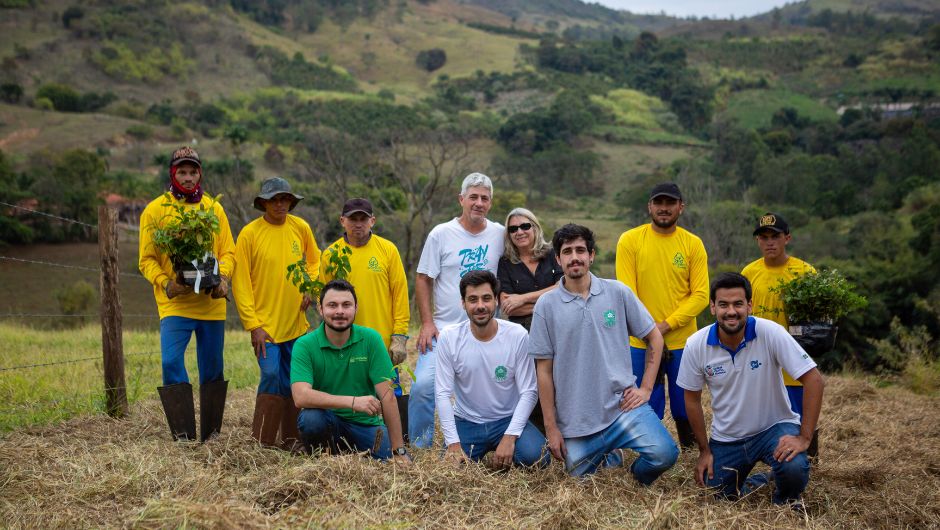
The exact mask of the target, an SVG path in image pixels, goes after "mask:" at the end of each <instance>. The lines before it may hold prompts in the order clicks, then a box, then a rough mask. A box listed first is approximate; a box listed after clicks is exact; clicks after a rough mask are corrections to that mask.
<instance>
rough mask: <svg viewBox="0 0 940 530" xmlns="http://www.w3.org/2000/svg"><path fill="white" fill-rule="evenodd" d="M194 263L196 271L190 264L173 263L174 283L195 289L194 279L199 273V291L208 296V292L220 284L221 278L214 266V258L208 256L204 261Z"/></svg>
mask: <svg viewBox="0 0 940 530" xmlns="http://www.w3.org/2000/svg"><path fill="white" fill-rule="evenodd" d="M196 263H197V265H198V269H197V267H195V266H193V264H192V263H191V262H177V263H175V264H174V265H173V269H174V270H175V271H176V283H179V284H181V285H187V286H189V287H192V288H194V289H195V287H196V279H197V278H198V277H199V276H200V274H198V273H201V278H199V290H200V291H202V292H204V293H206V294H209V292H211V291H212V290H213V289H215V288H216V287H217V286H218V285H219V284H220V283H222V276H221V275H220V274H219V273H218V272H217V271H218V267H217V266H216V260H215V257H213V256H209V257H208V258H206V259H205V260H203V261H198V262H196ZM197 271H198V273H197ZM213 271H216V272H213Z"/></svg>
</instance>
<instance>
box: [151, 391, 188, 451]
mask: <svg viewBox="0 0 940 530" xmlns="http://www.w3.org/2000/svg"><path fill="white" fill-rule="evenodd" d="M157 392H158V393H159V394H160V402H161V403H163V413H164V414H166V422H167V424H168V425H169V426H170V434H172V435H173V440H194V441H195V440H196V408H195V406H194V405H193V385H191V384H189V383H177V384H175V385H167V386H161V387H157Z"/></svg>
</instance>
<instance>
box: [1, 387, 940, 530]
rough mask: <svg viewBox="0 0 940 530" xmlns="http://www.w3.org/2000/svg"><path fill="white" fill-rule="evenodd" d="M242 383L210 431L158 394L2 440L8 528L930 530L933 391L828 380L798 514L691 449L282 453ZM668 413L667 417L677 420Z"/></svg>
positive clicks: (939, 503) (939, 440) (937, 477)
mask: <svg viewBox="0 0 940 530" xmlns="http://www.w3.org/2000/svg"><path fill="white" fill-rule="evenodd" d="M253 401H254V392H253V391H252V389H242V390H238V391H236V392H234V394H233V395H230V397H229V407H228V408H227V410H226V416H225V427H224V430H223V433H222V434H221V436H220V437H218V438H217V439H215V440H212V441H211V442H209V443H207V444H205V445H200V444H195V443H173V442H171V441H170V440H169V439H168V438H169V437H168V436H167V433H166V430H167V429H166V424H165V421H164V418H163V414H162V412H161V410H160V405H159V401H158V400H156V399H148V400H143V401H140V402H138V403H137V404H135V405H133V407H132V413H131V416H130V417H129V418H127V419H123V420H113V419H110V418H108V417H106V416H102V415H87V416H82V417H77V418H74V419H72V420H69V421H66V422H63V423H60V424H58V425H54V426H47V427H34V428H26V429H21V430H18V431H14V432H9V433H6V434H4V435H3V436H2V437H0V484H2V487H0V521H3V526H5V527H9V528H76V527H96V528H98V527H100V528H114V527H133V528H182V527H196V528H288V527H291V528H294V527H330V528H335V527H344V528H348V527H355V528H362V527H381V528H386V527H430V528H468V527H508V528H519V527H526V528H532V527H547V528H602V527H611V528H612V527H631V528H635V527H639V528H732V527H733V528H796V527H801V528H930V527H934V528H936V527H937V525H938V521H940V497H938V496H937V494H936V492H937V491H938V490H940V400H938V399H937V398H924V397H921V396H915V395H914V394H911V393H909V392H908V391H906V390H903V389H900V388H895V387H888V388H878V387H876V386H875V385H874V384H872V383H870V382H868V381H866V380H863V379H860V378H857V377H852V376H832V377H830V378H829V384H828V387H827V394H826V398H825V404H824V409H823V418H822V431H821V432H822V449H821V460H820V462H819V465H818V466H817V467H816V468H815V469H814V471H813V474H812V478H811V482H810V485H809V489H808V490H807V493H806V496H805V502H806V508H807V513H806V514H805V516H800V515H797V514H795V513H793V512H791V511H790V510H789V509H786V508H779V507H776V506H774V505H772V504H771V503H770V502H769V499H768V495H767V492H766V491H759V492H756V493H755V494H754V495H752V496H751V497H749V498H745V499H743V500H741V501H738V502H735V503H731V502H719V501H717V500H715V499H713V498H712V497H711V496H710V495H709V494H707V493H706V492H704V491H702V490H700V489H698V488H697V487H696V486H695V484H694V482H693V481H692V478H691V474H692V469H693V468H694V465H695V461H696V455H695V453H684V454H682V456H681V457H680V460H679V463H678V464H677V465H676V467H675V468H673V469H672V470H671V471H670V472H668V473H667V474H666V475H664V477H663V478H662V479H661V480H660V481H658V482H657V483H656V484H654V485H653V486H652V487H651V488H648V489H644V488H641V487H639V486H638V485H637V484H636V483H635V482H633V481H632V480H631V479H630V478H628V475H627V473H626V472H625V471H624V470H615V471H607V472H602V473H599V474H598V475H596V476H594V477H591V478H588V479H585V480H576V479H572V478H569V477H567V476H566V475H565V474H564V473H563V471H562V469H561V467H560V465H559V464H558V463H553V465H552V467H551V468H549V469H548V470H547V471H540V472H525V471H516V470H514V471H511V472H508V473H493V472H490V471H488V470H486V469H485V468H484V467H482V466H469V467H466V468H463V469H461V468H455V467H450V466H448V465H442V464H441V461H440V460H439V458H438V453H437V451H436V450H435V451H418V452H417V454H416V458H417V460H416V463H415V465H414V466H413V467H411V468H408V469H403V468H400V467H398V466H395V465H383V464H379V463H375V462H372V461H370V460H367V459H364V458H362V457H360V456H356V455H349V456H342V457H321V458H316V457H306V456H290V455H288V454H285V453H283V452H280V451H273V450H267V449H262V448H260V447H258V446H256V445H254V444H253V443H252V440H251V438H250V437H249V430H250V422H251V411H252V404H253ZM671 423H672V422H671V421H668V420H667V424H668V425H671Z"/></svg>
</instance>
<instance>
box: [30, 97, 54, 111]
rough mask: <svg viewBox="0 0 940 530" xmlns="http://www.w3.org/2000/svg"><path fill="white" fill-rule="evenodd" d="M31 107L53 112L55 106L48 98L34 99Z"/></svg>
mask: <svg viewBox="0 0 940 530" xmlns="http://www.w3.org/2000/svg"><path fill="white" fill-rule="evenodd" d="M33 107H35V108H37V109H39V110H53V109H55V105H53V104H52V100H51V99H49V98H36V99H34V100H33Z"/></svg>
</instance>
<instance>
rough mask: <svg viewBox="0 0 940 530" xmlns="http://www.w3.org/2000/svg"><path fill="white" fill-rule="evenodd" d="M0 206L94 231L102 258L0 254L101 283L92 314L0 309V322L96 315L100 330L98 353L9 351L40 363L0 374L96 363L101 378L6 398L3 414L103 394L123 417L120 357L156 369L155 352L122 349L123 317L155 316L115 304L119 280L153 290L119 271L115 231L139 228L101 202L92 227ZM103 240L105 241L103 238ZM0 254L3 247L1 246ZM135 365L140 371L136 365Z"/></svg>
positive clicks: (4, 259)
mask: <svg viewBox="0 0 940 530" xmlns="http://www.w3.org/2000/svg"><path fill="white" fill-rule="evenodd" d="M0 206H5V207H7V209H8V210H7V211H5V212H3V214H4V215H7V216H12V215H13V213H12V212H14V211H17V210H19V211H24V212H27V213H28V214H29V215H34V216H41V217H43V218H46V219H52V220H54V221H56V222H58V223H64V224H74V225H77V226H81V227H83V228H85V229H87V230H89V231H91V232H94V233H95V234H96V235H97V239H98V243H99V258H100V261H101V266H100V267H90V266H87V265H83V264H76V263H63V262H58V261H52V260H48V259H32V258H27V257H21V256H12V255H7V254H9V252H5V253H3V255H0V263H8V264H11V265H14V266H17V265H19V266H27V267H50V268H56V269H61V270H73V271H79V272H81V273H95V274H97V275H98V276H99V282H100V283H99V294H100V296H99V298H100V304H101V306H100V307H101V311H100V312H99V313H97V314H94V313H88V312H87V311H85V312H81V313H69V312H65V311H61V312H58V313H56V312H44V311H16V310H9V309H8V311H7V312H2V313H0V322H9V321H16V320H35V319H49V321H53V320H62V321H73V320H76V321H78V322H82V321H84V320H86V319H87V320H92V319H95V318H97V319H100V320H99V322H100V325H101V329H102V342H101V347H102V353H101V354H98V355H94V356H81V357H73V358H67V359H56V360H48V361H43V360H39V359H41V358H42V352H29V353H25V352H24V353H22V354H15V355H8V356H6V357H7V358H11V359H13V358H16V359H34V360H37V361H39V362H27V363H22V364H15V363H11V364H9V365H0V378H3V377H11V376H21V375H22V376H25V377H33V378H35V371H36V370H43V369H55V368H68V367H69V366H74V365H81V364H85V363H93V362H96V361H99V362H100V366H99V368H100V371H101V374H100V375H102V376H103V378H104V381H105V384H104V385H103V387H100V388H99V389H96V390H93V391H90V392H73V393H69V394H68V395H61V394H56V395H55V396H54V397H49V398H47V399H35V398H34V399H28V400H26V401H25V402H23V401H20V402H13V401H12V400H11V402H10V403H9V404H10V406H8V407H4V408H3V412H4V413H5V414H9V413H14V414H15V413H21V412H27V411H28V412H33V411H41V410H59V409H61V408H62V407H63V404H67V403H73V402H88V401H94V402H99V401H101V399H102V398H103V401H104V403H105V410H106V412H107V413H108V414H110V415H112V416H124V415H126V414H127V413H128V402H127V393H128V388H127V383H126V379H125V374H124V370H125V360H126V359H133V360H135V363H136V361H137V360H140V361H142V362H143V363H145V364H146V365H147V366H146V368H148V369H151V370H157V369H159V363H160V357H159V354H160V351H159V350H156V351H146V350H141V351H130V352H125V351H124V348H123V337H122V334H123V319H125V318H127V319H137V320H138V321H139V322H148V321H153V322H154V323H156V322H157V321H158V320H159V315H158V314H157V313H156V312H154V313H125V312H123V310H122V306H121V303H120V293H119V292H118V290H117V283H118V281H117V279H118V278H133V279H134V281H139V282H140V287H141V288H142V289H146V290H147V291H148V293H149V292H150V291H151V290H152V287H151V285H150V283H149V281H147V279H146V278H144V277H143V276H142V275H141V274H140V273H138V272H133V273H132V272H125V271H121V270H120V268H119V265H118V260H117V241H118V238H117V229H122V230H124V231H125V233H128V234H131V235H133V236H134V237H139V229H138V228H137V227H136V226H131V225H124V226H119V225H118V223H117V212H116V211H115V210H114V209H110V208H108V207H106V206H101V207H100V208H99V211H98V220H99V222H98V224H97V225H95V224H91V223H88V222H85V221H81V220H78V219H71V218H68V217H64V216H61V215H56V214H54V213H50V212H44V211H40V210H37V209H34V208H27V207H25V206H22V205H16V204H10V203H7V202H4V201H0ZM17 217H22V216H17ZM104 239H106V241H105V240H104ZM0 252H3V251H2V250H0ZM53 283H54V282H53ZM49 294H50V297H51V296H52V294H53V293H52V292H51V290H50V293H49ZM8 307H9V306H8ZM227 315H228V316H227V320H228V321H229V323H231V322H232V321H233V320H235V319H236V318H237V314H234V311H232V309H231V307H230V308H229V309H228V311H227ZM154 361H156V362H154ZM137 368H138V369H140V367H139V366H138V367H137ZM63 375H64V374H63ZM138 375H139V374H138ZM99 381H100V379H99ZM133 390H134V392H135V393H136V392H139V389H137V388H134V389H133Z"/></svg>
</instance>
